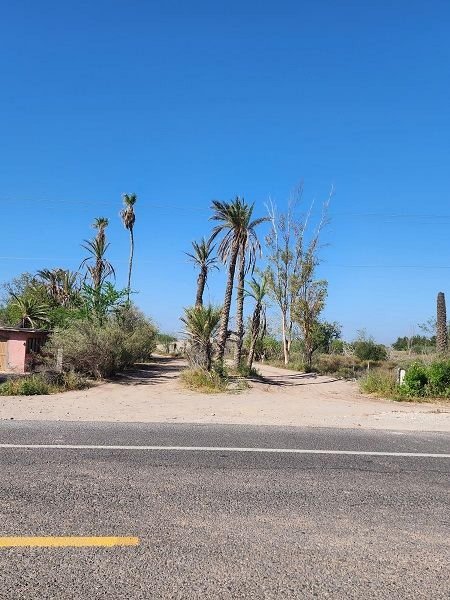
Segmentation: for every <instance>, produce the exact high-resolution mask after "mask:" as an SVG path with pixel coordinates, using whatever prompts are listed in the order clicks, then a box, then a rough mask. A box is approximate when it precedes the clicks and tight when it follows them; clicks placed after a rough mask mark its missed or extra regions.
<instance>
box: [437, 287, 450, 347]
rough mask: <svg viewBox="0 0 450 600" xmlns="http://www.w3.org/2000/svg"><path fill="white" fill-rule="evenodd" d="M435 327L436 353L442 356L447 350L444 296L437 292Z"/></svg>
mask: <svg viewBox="0 0 450 600" xmlns="http://www.w3.org/2000/svg"><path fill="white" fill-rule="evenodd" d="M436 322H437V326H436V351H437V352H439V353H440V354H444V353H445V352H447V349H448V334H447V312H446V309H445V296H444V294H443V292H439V294H438V296H437V320H436Z"/></svg>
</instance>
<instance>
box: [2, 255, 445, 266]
mask: <svg viewBox="0 0 450 600" xmlns="http://www.w3.org/2000/svg"><path fill="white" fill-rule="evenodd" d="M0 260H30V261H43V262H47V261H49V262H54V261H55V257H48V256H47V257H45V256H44V257H36V256H0ZM78 260H80V258H79V257H78V258H76V257H72V258H67V257H66V258H58V262H59V263H64V262H74V261H78ZM111 262H114V263H124V264H127V263H128V260H126V259H122V258H117V259H111ZM137 262H139V264H160V261H158V260H148V259H142V260H139V261H137ZM171 262H175V263H176V264H188V263H189V261H188V260H177V261H171ZM322 265H323V266H324V267H331V268H338V269H450V265H346V264H342V263H336V264H333V263H326V262H324V263H322Z"/></svg>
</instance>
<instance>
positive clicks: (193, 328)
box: [181, 305, 221, 371]
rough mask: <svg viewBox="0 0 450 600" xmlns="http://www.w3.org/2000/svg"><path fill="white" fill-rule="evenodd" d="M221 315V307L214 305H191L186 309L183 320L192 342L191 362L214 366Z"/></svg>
mask: <svg viewBox="0 0 450 600" xmlns="http://www.w3.org/2000/svg"><path fill="white" fill-rule="evenodd" d="M220 316H221V310H220V308H216V307H214V306H211V305H210V306H191V307H189V308H185V309H184V316H183V317H181V321H182V322H183V323H184V325H185V328H186V329H185V333H186V334H187V335H188V336H189V339H190V341H191V344H192V351H193V355H191V356H190V359H191V362H192V363H196V364H197V365H199V366H201V367H203V368H205V369H206V370H207V371H210V370H211V367H212V356H213V343H214V337H215V335H216V333H217V329H218V326H219V321H220Z"/></svg>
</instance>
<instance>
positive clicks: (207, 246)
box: [186, 238, 219, 306]
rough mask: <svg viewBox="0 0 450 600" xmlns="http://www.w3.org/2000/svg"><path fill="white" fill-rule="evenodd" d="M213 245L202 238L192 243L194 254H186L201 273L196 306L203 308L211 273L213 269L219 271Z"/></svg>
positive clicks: (198, 278)
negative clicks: (204, 295) (204, 293)
mask: <svg viewBox="0 0 450 600" xmlns="http://www.w3.org/2000/svg"><path fill="white" fill-rule="evenodd" d="M211 244H212V243H211V240H205V238H202V239H201V240H200V242H192V248H193V253H192V254H190V253H189V252H186V254H187V256H189V258H190V259H191V261H192V262H193V263H194V265H195V266H196V267H198V269H199V271H200V272H199V274H198V277H197V295H196V299H195V306H203V292H204V291H205V286H206V281H207V279H208V275H209V272H210V271H211V269H217V270H218V269H219V267H218V266H217V257H215V256H214V255H213V253H214V248H215V246H213V245H211Z"/></svg>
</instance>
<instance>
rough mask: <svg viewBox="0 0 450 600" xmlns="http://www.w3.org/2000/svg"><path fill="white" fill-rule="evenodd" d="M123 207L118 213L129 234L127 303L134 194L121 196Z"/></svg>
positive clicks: (131, 268) (131, 261)
mask: <svg viewBox="0 0 450 600" xmlns="http://www.w3.org/2000/svg"><path fill="white" fill-rule="evenodd" d="M122 199H123V203H124V207H123V209H122V210H121V211H120V218H121V219H122V223H123V225H124V227H125V229H127V230H128V231H129V232H130V259H129V263H128V286H127V289H128V303H129V302H130V292H131V272H132V270H133V257H134V224H135V222H136V215H135V214H134V205H135V204H136V201H137V196H136V194H123V196H122Z"/></svg>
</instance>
